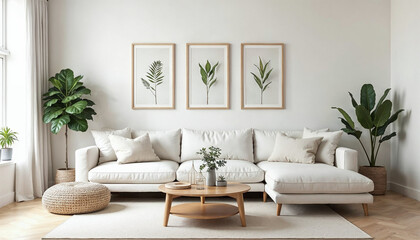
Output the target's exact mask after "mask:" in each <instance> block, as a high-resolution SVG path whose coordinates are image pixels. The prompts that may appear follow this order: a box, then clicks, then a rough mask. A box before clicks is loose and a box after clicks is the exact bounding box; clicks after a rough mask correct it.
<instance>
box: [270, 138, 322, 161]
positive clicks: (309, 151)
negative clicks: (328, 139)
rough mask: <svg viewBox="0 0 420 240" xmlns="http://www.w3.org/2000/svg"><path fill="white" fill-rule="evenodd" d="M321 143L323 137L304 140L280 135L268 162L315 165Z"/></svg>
mask: <svg viewBox="0 0 420 240" xmlns="http://www.w3.org/2000/svg"><path fill="white" fill-rule="evenodd" d="M321 141H322V137H315V138H305V139H302V138H292V137H288V136H286V135H284V134H283V133H279V134H277V137H276V143H275V144H274V149H273V153H272V154H271V155H270V157H269V158H268V161H270V162H294V163H315V154H316V151H317V149H318V146H319V144H320V143H321Z"/></svg>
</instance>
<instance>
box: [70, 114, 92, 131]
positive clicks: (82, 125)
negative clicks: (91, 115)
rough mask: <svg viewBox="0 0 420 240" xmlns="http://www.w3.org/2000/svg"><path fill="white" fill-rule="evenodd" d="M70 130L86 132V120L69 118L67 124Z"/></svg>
mask: <svg viewBox="0 0 420 240" xmlns="http://www.w3.org/2000/svg"><path fill="white" fill-rule="evenodd" d="M67 125H68V126H69V128H70V129H71V130H74V131H80V132H86V130H87V129H88V124H87V121H86V119H80V118H76V117H70V122H69V123H68V124H67Z"/></svg>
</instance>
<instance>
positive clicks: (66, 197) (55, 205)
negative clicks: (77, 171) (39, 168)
mask: <svg viewBox="0 0 420 240" xmlns="http://www.w3.org/2000/svg"><path fill="white" fill-rule="evenodd" d="M110 199H111V192H110V191H109V190H108V188H107V187H105V186H103V185H101V184H98V183H87V182H66V183H60V184H57V185H54V186H52V187H50V188H49V189H47V191H45V193H44V196H42V205H44V207H45V208H46V209H47V210H48V211H50V212H51V213H57V214H79V213H89V212H95V211H98V210H101V209H104V208H106V206H108V203H109V201H110Z"/></svg>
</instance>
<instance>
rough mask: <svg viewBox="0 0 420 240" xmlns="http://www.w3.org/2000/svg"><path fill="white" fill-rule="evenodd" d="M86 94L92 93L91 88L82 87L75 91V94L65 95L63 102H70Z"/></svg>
mask: <svg viewBox="0 0 420 240" xmlns="http://www.w3.org/2000/svg"><path fill="white" fill-rule="evenodd" d="M85 94H90V90H89V89H87V88H83V89H80V90H78V91H77V92H75V93H74V94H73V95H71V96H67V97H65V98H64V99H63V100H62V101H61V102H62V103H68V102H70V101H73V100H75V99H78V98H80V97H81V96H82V95H85Z"/></svg>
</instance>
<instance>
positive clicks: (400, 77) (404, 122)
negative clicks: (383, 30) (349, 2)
mask: <svg viewBox="0 0 420 240" xmlns="http://www.w3.org/2000/svg"><path fill="white" fill-rule="evenodd" d="M391 6H392V7H391V86H392V89H393V91H392V94H393V99H394V104H395V105H394V108H395V109H399V108H404V109H406V111H405V112H403V113H402V114H401V118H400V119H399V120H398V122H397V123H396V124H394V126H393V127H394V130H396V131H398V138H396V139H394V140H393V141H392V143H391V146H392V150H391V151H392V155H391V189H392V190H395V191H398V192H400V193H403V194H405V195H408V196H410V197H412V198H415V199H417V200H420V162H419V161H420V152H419V142H420V135H419V129H418V125H417V124H419V123H420V116H419V104H420V95H419V91H420V64H419V60H420V45H419V43H420V28H419V25H420V1H418V0H393V1H392V2H391Z"/></svg>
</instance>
